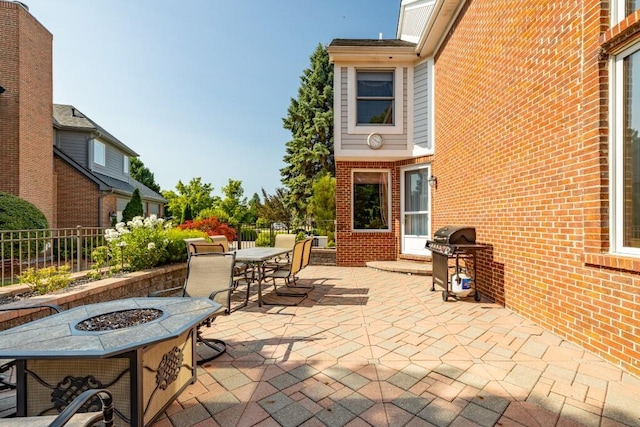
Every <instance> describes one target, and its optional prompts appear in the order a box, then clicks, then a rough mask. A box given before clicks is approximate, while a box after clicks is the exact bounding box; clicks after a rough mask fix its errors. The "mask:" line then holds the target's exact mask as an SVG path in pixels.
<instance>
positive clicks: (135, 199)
mask: <svg viewBox="0 0 640 427" xmlns="http://www.w3.org/2000/svg"><path fill="white" fill-rule="evenodd" d="M142 215H144V209H143V208H142V198H141V197H140V190H138V189H137V188H136V189H135V190H133V194H131V200H129V203H127V206H125V207H124V210H123V211H122V222H129V221H131V220H132V219H133V218H134V217H136V216H142Z"/></svg>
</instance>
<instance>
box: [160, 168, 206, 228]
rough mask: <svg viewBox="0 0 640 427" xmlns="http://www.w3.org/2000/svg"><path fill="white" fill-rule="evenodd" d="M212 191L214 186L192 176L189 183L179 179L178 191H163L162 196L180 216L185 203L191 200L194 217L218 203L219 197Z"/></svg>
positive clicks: (170, 209) (175, 213)
mask: <svg viewBox="0 0 640 427" xmlns="http://www.w3.org/2000/svg"><path fill="white" fill-rule="evenodd" d="M212 192H213V186H212V185H211V184H204V183H203V182H202V179H201V178H200V177H198V178H192V179H191V181H189V184H187V185H185V184H183V183H182V181H178V183H177V184H176V191H172V190H168V191H163V192H162V196H163V197H164V198H165V199H167V206H168V208H169V211H170V212H171V213H172V214H173V216H176V215H177V216H178V217H180V216H181V214H182V212H183V211H184V208H185V205H186V204H187V202H189V205H190V208H191V212H192V218H196V217H197V216H198V214H199V213H200V211H202V210H204V209H207V208H211V207H213V206H214V204H215V203H216V201H217V197H215V196H213V195H212V194H211V193H212Z"/></svg>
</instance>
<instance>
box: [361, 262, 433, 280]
mask: <svg viewBox="0 0 640 427" xmlns="http://www.w3.org/2000/svg"><path fill="white" fill-rule="evenodd" d="M366 265H367V267H370V268H375V269H376V270H382V271H392V272H395V273H405V274H417V275H420V276H431V273H432V271H431V262H428V261H409V260H397V261H369V262H367V263H366Z"/></svg>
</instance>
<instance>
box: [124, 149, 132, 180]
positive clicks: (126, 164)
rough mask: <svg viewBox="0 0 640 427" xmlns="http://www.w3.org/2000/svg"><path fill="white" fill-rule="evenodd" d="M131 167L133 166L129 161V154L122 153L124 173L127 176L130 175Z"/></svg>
mask: <svg viewBox="0 0 640 427" xmlns="http://www.w3.org/2000/svg"><path fill="white" fill-rule="evenodd" d="M130 167H131V164H130V162H129V156H127V155H126V154H123V155H122V173H123V174H125V175H126V176H129V171H130Z"/></svg>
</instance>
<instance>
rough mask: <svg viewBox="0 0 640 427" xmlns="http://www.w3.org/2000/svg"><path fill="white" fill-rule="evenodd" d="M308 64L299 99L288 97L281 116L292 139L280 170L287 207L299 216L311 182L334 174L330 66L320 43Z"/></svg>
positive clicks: (308, 195) (302, 214) (304, 208)
mask: <svg viewBox="0 0 640 427" xmlns="http://www.w3.org/2000/svg"><path fill="white" fill-rule="evenodd" d="M310 59H311V67H310V68H308V69H306V70H304V74H303V76H302V77H301V78H300V80H301V85H300V88H299V89H298V98H297V99H291V104H290V106H289V108H288V110H287V112H288V115H287V117H286V118H284V119H283V124H284V128H285V129H288V130H289V131H291V134H292V136H293V139H292V140H291V141H289V142H287V144H286V154H285V156H284V158H283V160H284V163H285V164H287V166H285V167H284V168H283V169H281V170H280V175H281V180H282V183H283V185H284V186H285V187H286V188H287V189H288V196H287V200H286V204H287V206H288V207H289V208H290V209H292V210H293V211H294V213H295V215H296V216H297V217H299V218H302V217H303V216H304V215H305V214H306V212H307V205H308V203H309V198H310V197H311V196H312V185H313V182H314V181H315V180H316V178H318V177H320V176H321V175H324V174H327V173H328V174H329V175H330V176H335V161H334V154H333V66H332V65H331V64H330V63H329V54H328V52H327V50H326V49H325V48H324V47H323V46H322V45H321V44H319V45H318V47H317V48H316V50H315V52H314V53H313V55H311V58H310Z"/></svg>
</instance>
